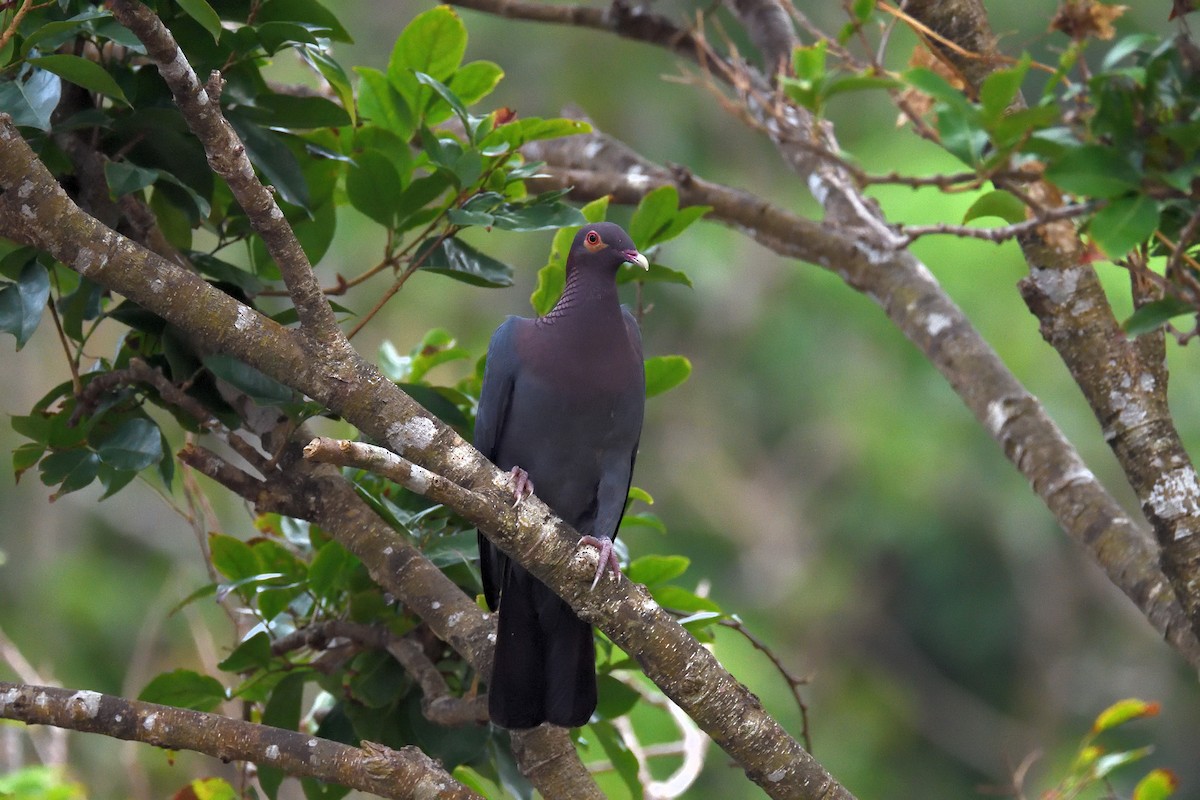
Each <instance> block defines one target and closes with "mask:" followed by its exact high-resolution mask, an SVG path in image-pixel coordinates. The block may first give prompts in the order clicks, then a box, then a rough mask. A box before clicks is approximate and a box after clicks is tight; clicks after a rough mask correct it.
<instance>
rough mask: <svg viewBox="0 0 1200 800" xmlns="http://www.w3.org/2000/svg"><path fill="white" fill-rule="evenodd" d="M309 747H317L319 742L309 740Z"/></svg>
mask: <svg viewBox="0 0 1200 800" xmlns="http://www.w3.org/2000/svg"><path fill="white" fill-rule="evenodd" d="M308 746H309V747H316V746H317V740H316V739H309V740H308Z"/></svg>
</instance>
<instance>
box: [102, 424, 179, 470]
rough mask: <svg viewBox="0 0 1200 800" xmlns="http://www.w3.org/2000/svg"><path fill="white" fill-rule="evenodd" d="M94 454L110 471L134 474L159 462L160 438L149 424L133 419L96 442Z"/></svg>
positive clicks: (156, 430)
mask: <svg viewBox="0 0 1200 800" xmlns="http://www.w3.org/2000/svg"><path fill="white" fill-rule="evenodd" d="M96 453H97V454H98V455H99V456H100V460H101V461H103V462H104V463H105V464H108V465H109V466H110V467H113V468H114V469H120V470H129V471H130V472H137V471H139V470H142V469H145V468H146V467H149V466H151V465H152V464H157V463H158V462H159V461H161V460H162V457H163V450H162V435H161V434H160V433H159V430H158V426H157V425H155V424H154V423H153V422H151V421H150V420H148V419H144V418H141V417H134V418H133V419H127V420H125V421H124V422H122V423H121V424H120V425H118V426H117V429H116V430H115V431H113V432H112V434H111V435H110V436H109V437H108V438H107V439H105V440H104V441H102V442H100V444H99V446H98V447H97V448H96Z"/></svg>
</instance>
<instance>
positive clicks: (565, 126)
mask: <svg viewBox="0 0 1200 800" xmlns="http://www.w3.org/2000/svg"><path fill="white" fill-rule="evenodd" d="M591 131H592V126H591V125H590V124H588V123H587V122H584V121H582V120H578V119H563V118H552V119H542V118H541V117H522V118H520V119H517V120H514V121H512V122H509V123H506V124H504V125H501V126H500V127H499V128H496V129H495V130H494V131H492V132H491V133H489V134H488V135H487V136H485V137H484V138H483V141H482V142H480V144H479V146H480V148H481V149H482V150H483V151H484V152H493V151H494V152H495V153H496V154H498V153H502V152H504V151H505V150H506V149H507V150H516V149H517V148H519V147H521V146H522V145H524V144H527V143H528V142H532V141H536V140H538V139H557V138H559V137H562V136H573V135H575V134H577V133H591ZM593 221H594V220H593Z"/></svg>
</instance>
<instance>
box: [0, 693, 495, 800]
mask: <svg viewBox="0 0 1200 800" xmlns="http://www.w3.org/2000/svg"><path fill="white" fill-rule="evenodd" d="M0 718H3V719H14V720H19V721H21V722H25V723H27V724H29V725H53V726H55V727H58V728H69V729H71V730H77V731H86V732H88V733H99V734H103V735H105V736H111V737H113V738H115V739H125V740H129V741H136V742H144V743H145V744H151V745H154V746H155V747H165V748H168V749H171V750H193V751H195V752H197V753H204V754H206V755H210V756H212V757H213V758H219V759H222V760H224V761H253V762H255V763H258V764H269V765H270V766H273V767H278V768H279V769H281V770H283V771H284V772H286V773H287V774H289V775H294V776H297V777H309V778H316V779H318V780H322V781H326V782H328V783H337V784H341V785H343V786H348V787H350V788H352V789H361V790H363V791H366V792H371V793H372V794H376V795H379V796H380V797H390V798H397V800H418V799H419V800H425V798H446V800H467V798H479V797H480V796H479V795H478V794H476V793H475V792H473V791H471V790H470V789H468V788H467V787H466V786H463V785H462V784H461V783H459V782H458V781H456V780H454V778H452V777H450V775H449V773H447V772H446V771H445V770H443V769H442V768H441V767H440V766H439V765H438V764H437V763H436V762H435V761H434V760H433V759H431V758H429V757H428V756H427V755H425V754H424V753H422V752H421V751H420V750H419V749H418V748H416V747H405V748H402V749H400V750H393V749H391V748H389V747H384V746H383V745H380V744H375V743H374V742H363V743H362V747H361V748H358V747H350V746H349V745H344V744H341V743H339V742H332V741H329V740H328V739H320V738H317V737H315V736H310V735H308V734H304V733H298V732H296V731H285V730H283V729H281V728H272V727H270V726H268V725H262V724H259V723H254V722H248V721H246V720H240V719H231V718H229V717H223V716H221V715H219V714H206V713H204V712H201V711H192V710H190V709H184V708H174V707H172V706H162V705H158V704H156V703H144V702H141V701H139V700H126V699H125V698H123V697H115V696H113V695H107V694H100V693H99V692H89V691H86V690H81V691H75V690H73V689H55V688H51V687H49V686H29V685H25V684H18V683H9V682H6V681H0Z"/></svg>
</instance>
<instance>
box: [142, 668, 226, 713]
mask: <svg viewBox="0 0 1200 800" xmlns="http://www.w3.org/2000/svg"><path fill="white" fill-rule="evenodd" d="M138 700H141V701H143V702H146V703H158V704H160V705H164V706H174V707H176V708H190V709H192V710H193V711H212V710H213V709H214V708H216V707H217V706H218V705H220V704H221V703H222V702H224V700H225V687H224V686H222V685H221V682H220V681H219V680H217V679H216V678H213V677H211V676H209V675H201V674H200V673H198V672H193V671H192V670H190V669H177V670H173V671H171V672H164V673H163V674H161V675H159V676H158V677H156V678H155V679H154V680H152V681H150V683H148V684H146V688H145V689H142V693H141V694H139V695H138Z"/></svg>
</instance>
